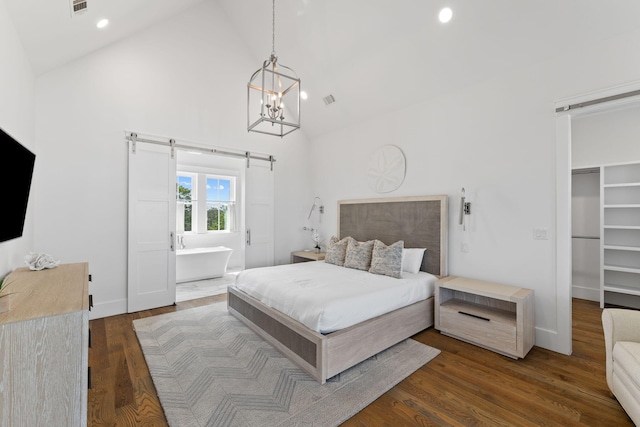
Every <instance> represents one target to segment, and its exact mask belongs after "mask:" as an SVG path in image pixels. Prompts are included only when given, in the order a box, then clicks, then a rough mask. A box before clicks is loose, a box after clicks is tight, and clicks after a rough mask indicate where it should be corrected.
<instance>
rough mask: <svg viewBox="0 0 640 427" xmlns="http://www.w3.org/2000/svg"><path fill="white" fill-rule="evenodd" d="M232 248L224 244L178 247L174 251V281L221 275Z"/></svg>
mask: <svg viewBox="0 0 640 427" xmlns="http://www.w3.org/2000/svg"><path fill="white" fill-rule="evenodd" d="M231 252H233V249H230V248H227V247H224V246H214V247H210V248H193V249H178V250H177V251H176V283H181V282H191V281H193V280H204V279H212V278H215V277H222V276H223V275H224V273H225V272H226V271H227V263H228V262H229V257H231Z"/></svg>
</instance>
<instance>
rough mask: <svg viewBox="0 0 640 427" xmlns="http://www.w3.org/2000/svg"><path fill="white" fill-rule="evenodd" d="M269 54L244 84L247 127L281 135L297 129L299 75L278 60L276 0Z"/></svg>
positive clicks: (274, 2)
mask: <svg viewBox="0 0 640 427" xmlns="http://www.w3.org/2000/svg"><path fill="white" fill-rule="evenodd" d="M272 22H273V24H272V36H271V55H270V56H269V59H267V60H266V61H264V63H263V64H262V67H261V68H259V69H258V70H257V71H256V72H255V73H253V75H252V76H251V78H250V79H249V83H248V84H247V131H249V132H257V133H264V134H267V135H275V136H279V137H281V138H282V137H283V136H285V135H288V134H290V133H291V132H293V131H294V130H296V129H300V79H299V78H298V76H297V75H296V73H295V71H293V70H292V69H291V68H289V67H286V66H284V65H282V64H278V57H277V56H276V48H275V40H276V1H275V0H273V21H272Z"/></svg>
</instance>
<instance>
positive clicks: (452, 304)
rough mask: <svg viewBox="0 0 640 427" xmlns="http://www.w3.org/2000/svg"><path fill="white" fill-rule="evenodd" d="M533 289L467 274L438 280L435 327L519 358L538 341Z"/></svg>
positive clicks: (472, 342) (456, 336)
mask: <svg viewBox="0 0 640 427" xmlns="http://www.w3.org/2000/svg"><path fill="white" fill-rule="evenodd" d="M533 301H534V292H533V290H531V289H525V288H519V287H517V286H509V285H501V284H497V283H492V282H483V281H481V280H474V279H467V278H464V277H455V276H448V277H444V278H442V279H440V280H438V282H437V283H436V288H435V301H434V311H435V316H434V317H435V318H434V323H435V325H434V327H435V328H436V329H437V330H439V331H440V332H441V333H443V334H445V335H449V336H451V337H454V338H458V339H460V340H462V341H466V342H468V343H471V344H475V345H477V346H479V347H483V348H486V349H489V350H493V351H495V352H496V353H500V354H503V355H505V356H509V357H511V358H514V359H517V358H522V357H525V356H526V354H527V353H528V352H529V350H531V347H533V345H534V343H535V329H534V328H535V312H534V305H533Z"/></svg>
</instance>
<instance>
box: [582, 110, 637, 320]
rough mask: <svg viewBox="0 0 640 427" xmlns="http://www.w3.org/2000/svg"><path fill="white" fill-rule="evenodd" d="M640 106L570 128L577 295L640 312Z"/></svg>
mask: <svg viewBox="0 0 640 427" xmlns="http://www.w3.org/2000/svg"><path fill="white" fill-rule="evenodd" d="M638 141H640V105H636V104H627V105H623V106H618V107H615V108H613V107H612V108H607V109H605V110H603V111H598V112H595V113H592V114H585V115H581V116H579V117H576V118H575V119H573V120H572V124H571V158H572V262H573V267H572V279H573V281H572V292H573V297H574V298H581V299H586V300H590V301H596V302H598V303H599V304H600V307H604V306H605V305H622V306H627V307H634V308H640V251H639V249H640V229H639V228H640V227H639V226H640V208H638V207H635V206H638V204H640V144H639V143H638Z"/></svg>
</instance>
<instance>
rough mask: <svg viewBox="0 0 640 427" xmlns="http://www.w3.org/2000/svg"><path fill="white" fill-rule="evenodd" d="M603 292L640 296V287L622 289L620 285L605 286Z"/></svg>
mask: <svg viewBox="0 0 640 427" xmlns="http://www.w3.org/2000/svg"><path fill="white" fill-rule="evenodd" d="M603 290H604V291H605V292H615V293H617V294H625V295H638V296H640V287H639V288H637V289H632V288H627V287H621V286H618V285H607V284H606V283H605V285H604V286H603Z"/></svg>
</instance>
